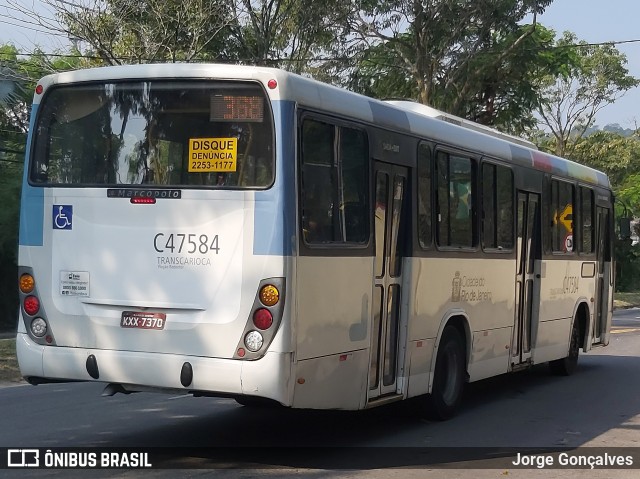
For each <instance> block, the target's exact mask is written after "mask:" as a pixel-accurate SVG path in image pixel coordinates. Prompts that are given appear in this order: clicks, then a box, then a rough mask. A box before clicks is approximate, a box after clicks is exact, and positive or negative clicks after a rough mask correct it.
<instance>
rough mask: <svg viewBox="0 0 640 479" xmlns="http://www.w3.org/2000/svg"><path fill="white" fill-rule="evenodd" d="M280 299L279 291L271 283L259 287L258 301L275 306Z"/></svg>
mask: <svg viewBox="0 0 640 479" xmlns="http://www.w3.org/2000/svg"><path fill="white" fill-rule="evenodd" d="M279 300H280V291H278V288H276V287H275V286H274V285H272V284H268V285H266V286H263V287H262V288H260V301H262V304H264V305H265V306H275V305H276V304H277V303H278V301H279Z"/></svg>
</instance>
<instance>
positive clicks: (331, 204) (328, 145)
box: [300, 120, 369, 245]
mask: <svg viewBox="0 0 640 479" xmlns="http://www.w3.org/2000/svg"><path fill="white" fill-rule="evenodd" d="M301 143H302V144H301V152H302V162H301V169H300V170H301V176H300V185H301V188H300V190H301V201H300V208H301V215H302V218H301V224H302V236H303V239H304V241H305V243H307V244H314V245H322V244H336V243H355V244H364V243H366V242H367V240H368V237H369V222H368V217H369V216H368V211H369V210H368V194H369V189H368V186H367V185H368V177H367V171H368V143H367V137H366V134H365V133H364V132H363V131H361V130H357V129H355V128H347V127H339V126H335V125H331V124H329V123H325V122H321V121H318V120H305V121H304V122H303V124H302V140H301Z"/></svg>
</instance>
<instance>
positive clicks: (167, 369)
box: [16, 333, 292, 406]
mask: <svg viewBox="0 0 640 479" xmlns="http://www.w3.org/2000/svg"><path fill="white" fill-rule="evenodd" d="M16 351H17V356H18V362H19V364H20V371H21V373H22V375H23V376H24V377H25V378H38V380H36V381H35V382H38V381H39V380H40V379H49V380H55V381H59V380H68V381H93V382H103V383H116V384H121V385H123V387H124V388H125V389H126V390H128V391H136V390H143V391H150V390H151V391H152V390H157V391H159V392H162V391H183V392H192V391H193V392H198V391H199V392H206V393H211V394H216V393H217V394H220V395H251V396H260V397H265V398H269V399H273V400H275V401H278V402H280V403H282V404H284V405H286V406H288V405H291V395H292V390H291V385H290V383H291V381H290V380H289V378H290V374H291V354H289V353H274V352H268V353H267V354H266V355H265V356H264V357H263V358H262V359H260V360H258V361H241V360H232V359H219V358H203V357H198V356H187V355H177V354H160V353H147V352H135V351H117V350H104V349H84V348H68V347H58V346H41V345H39V344H36V343H34V342H33V341H32V340H31V339H30V338H29V336H28V335H27V334H23V333H18V336H17V339H16ZM91 355H93V356H94V357H95V360H96V363H97V369H98V372H99V377H98V379H94V378H93V377H91V375H90V374H89V371H88V370H87V358H89V356H91ZM185 363H189V364H190V365H191V368H192V371H193V379H192V381H191V384H189V385H188V386H187V387H184V386H183V385H182V383H181V382H180V374H181V371H182V367H183V365H184V364H185ZM39 382H44V381H39Z"/></svg>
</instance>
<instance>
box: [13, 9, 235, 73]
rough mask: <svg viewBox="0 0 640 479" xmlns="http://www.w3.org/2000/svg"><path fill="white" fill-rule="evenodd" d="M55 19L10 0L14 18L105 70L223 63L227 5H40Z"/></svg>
mask: <svg viewBox="0 0 640 479" xmlns="http://www.w3.org/2000/svg"><path fill="white" fill-rule="evenodd" d="M41 2H42V3H44V4H45V5H47V6H48V7H49V9H50V11H51V12H52V13H53V14H54V15H55V19H52V18H49V17H47V16H46V15H44V14H42V13H40V12H38V11H36V10H35V9H34V7H33V5H24V4H23V3H22V2H19V1H17V0H7V3H8V4H9V5H10V6H11V7H12V9H13V11H14V12H16V14H15V15H16V16H18V15H20V16H22V17H23V18H27V19H29V21H30V22H31V23H32V24H34V25H37V26H38V27H40V28H42V29H45V30H47V31H50V32H52V33H55V34H58V35H63V36H66V37H67V38H69V39H70V40H71V41H72V42H73V43H74V44H75V45H76V47H77V48H79V47H80V45H81V44H85V45H86V51H85V52H84V53H85V55H87V56H91V55H95V56H96V57H98V58H99V59H100V60H101V61H102V62H103V64H106V65H120V64H125V63H147V62H154V61H156V62H157V61H173V62H175V61H192V60H193V59H194V58H200V59H210V58H218V59H220V58H222V59H224V55H225V49H224V39H225V36H224V34H223V31H224V29H225V28H226V27H227V26H228V25H229V24H230V21H231V17H230V16H229V13H228V10H229V9H228V6H227V3H228V1H227V0H143V1H141V0H76V1H75V2H69V1H67V0H41Z"/></svg>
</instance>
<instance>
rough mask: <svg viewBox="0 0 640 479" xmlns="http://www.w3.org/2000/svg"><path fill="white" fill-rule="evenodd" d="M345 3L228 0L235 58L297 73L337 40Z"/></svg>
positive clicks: (343, 16) (294, 0)
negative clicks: (231, 18) (235, 49)
mask: <svg viewBox="0 0 640 479" xmlns="http://www.w3.org/2000/svg"><path fill="white" fill-rule="evenodd" d="M347 7H348V3H345V2H342V1H336V0H325V1H322V2H319V1H317V0H241V1H230V2H229V8H230V9H231V12H232V16H233V18H234V21H233V22H232V26H231V28H230V38H231V39H232V41H233V43H234V44H235V45H236V47H237V58H238V59H239V60H240V61H243V62H249V63H253V64H257V65H269V66H277V67H281V68H284V69H287V70H290V71H294V72H297V73H302V72H304V71H306V70H307V69H309V68H313V65H314V63H315V61H314V58H315V57H316V56H317V55H320V54H323V53H325V52H328V51H329V50H330V49H331V46H332V45H333V44H335V43H336V42H337V38H338V35H339V32H340V30H341V25H342V24H344V22H345V18H346V15H347V13H348V8H347Z"/></svg>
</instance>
